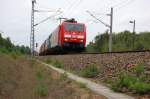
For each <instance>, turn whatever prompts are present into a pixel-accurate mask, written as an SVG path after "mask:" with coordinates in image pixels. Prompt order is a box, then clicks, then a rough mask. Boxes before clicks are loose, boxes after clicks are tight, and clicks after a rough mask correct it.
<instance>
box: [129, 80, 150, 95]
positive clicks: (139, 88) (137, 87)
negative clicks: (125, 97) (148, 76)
mask: <svg viewBox="0 0 150 99" xmlns="http://www.w3.org/2000/svg"><path fill="white" fill-rule="evenodd" d="M129 89H130V90H133V91H135V92H136V93H139V94H144V93H148V92H149V91H150V84H147V83H144V82H136V83H131V85H130V86H129Z"/></svg>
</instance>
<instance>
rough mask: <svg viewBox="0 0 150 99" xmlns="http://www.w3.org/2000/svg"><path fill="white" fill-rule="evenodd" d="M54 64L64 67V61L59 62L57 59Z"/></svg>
mask: <svg viewBox="0 0 150 99" xmlns="http://www.w3.org/2000/svg"><path fill="white" fill-rule="evenodd" d="M53 65H54V66H55V67H57V68H63V67H64V65H63V63H61V62H59V61H58V60H55V61H54V62H53Z"/></svg>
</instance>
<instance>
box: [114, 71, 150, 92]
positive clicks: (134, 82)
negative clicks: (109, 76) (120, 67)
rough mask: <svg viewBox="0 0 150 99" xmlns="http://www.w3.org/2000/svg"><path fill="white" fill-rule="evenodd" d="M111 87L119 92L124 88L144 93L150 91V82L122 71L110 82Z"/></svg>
mask: <svg viewBox="0 0 150 99" xmlns="http://www.w3.org/2000/svg"><path fill="white" fill-rule="evenodd" d="M142 77H143V76H142ZM112 89H113V90H114V91H119V92H122V91H123V90H124V89H126V91H130V92H133V93H138V94H146V93H149V91H150V84H149V83H146V82H144V81H143V78H142V79H141V77H136V76H131V75H129V74H126V73H122V74H120V76H119V77H118V79H117V80H116V81H115V82H113V83H112Z"/></svg>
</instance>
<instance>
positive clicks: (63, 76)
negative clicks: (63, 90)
mask: <svg viewBox="0 0 150 99" xmlns="http://www.w3.org/2000/svg"><path fill="white" fill-rule="evenodd" d="M66 79H67V73H66V72H64V73H63V74H61V75H60V80H61V81H65V80H66Z"/></svg>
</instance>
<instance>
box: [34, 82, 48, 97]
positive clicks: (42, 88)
mask: <svg viewBox="0 0 150 99" xmlns="http://www.w3.org/2000/svg"><path fill="white" fill-rule="evenodd" d="M35 93H36V95H38V96H40V97H43V96H47V95H48V88H47V86H46V85H43V84H39V85H38V86H36V88H35Z"/></svg>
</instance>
